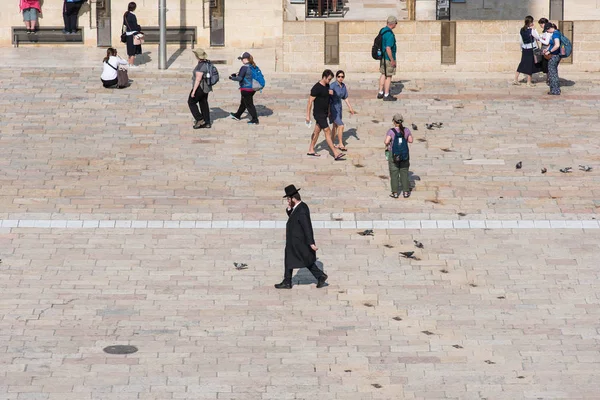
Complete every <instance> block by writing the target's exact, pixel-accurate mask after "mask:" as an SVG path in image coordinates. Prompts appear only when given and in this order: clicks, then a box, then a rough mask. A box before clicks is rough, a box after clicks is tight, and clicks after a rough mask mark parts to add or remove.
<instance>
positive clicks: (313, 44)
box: [283, 20, 600, 72]
mask: <svg viewBox="0 0 600 400" xmlns="http://www.w3.org/2000/svg"><path fill="white" fill-rule="evenodd" d="M339 24H340V25H339V32H340V37H339V40H340V64H339V65H325V63H324V55H323V52H324V40H325V34H324V32H325V28H324V22H323V21H306V22H300V21H298V22H285V23H284V29H283V70H284V71H288V72H315V71H320V70H322V69H325V68H331V69H338V68H339V69H343V70H345V71H348V72H377V71H378V70H379V63H378V61H376V60H373V59H372V58H371V46H372V45H373V39H374V38H375V36H376V35H377V32H378V31H379V29H381V24H380V23H377V22H372V21H342V22H340V23H339ZM521 24H522V23H521V21H514V20H513V21H457V22H456V64H455V65H442V64H441V22H440V21H406V22H399V23H398V26H397V28H396V30H395V33H396V40H397V43H398V61H399V71H406V72H443V71H464V72H511V71H514V70H515V69H516V67H517V65H518V63H519V61H520V58H521V48H520V45H519V36H518V32H519V29H520V28H521ZM573 31H574V33H573V34H574V56H573V65H568V66H567V65H563V68H570V69H573V70H577V71H600V46H598V45H597V44H598V43H599V42H600V22H599V21H575V23H574V29H573Z"/></svg>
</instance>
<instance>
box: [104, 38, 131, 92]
mask: <svg viewBox="0 0 600 400" xmlns="http://www.w3.org/2000/svg"><path fill="white" fill-rule="evenodd" d="M103 65H104V69H103V70H102V75H101V76H100V80H101V81H102V84H103V85H104V87H105V88H110V87H113V86H117V82H118V78H117V71H118V70H119V65H127V61H125V60H123V59H122V58H121V57H119V56H117V50H116V49H113V48H112V47H109V48H108V50H106V57H104V60H103Z"/></svg>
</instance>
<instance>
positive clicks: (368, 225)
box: [0, 219, 600, 230]
mask: <svg viewBox="0 0 600 400" xmlns="http://www.w3.org/2000/svg"><path fill="white" fill-rule="evenodd" d="M312 224H313V228H314V229H336V230H337V229H359V230H363V229H381V230H385V229H580V230H582V229H600V222H599V221H597V220H467V219H461V220H405V221H382V220H377V221H312ZM285 225H286V221H242V220H231V221H172V220H169V221H161V220H148V221H146V220H130V221H128V220H116V221H115V220H50V219H48V220H39V219H19V220H14V219H12V220H11V219H5V220H0V227H1V228H8V229H19V228H44V229H284V228H285Z"/></svg>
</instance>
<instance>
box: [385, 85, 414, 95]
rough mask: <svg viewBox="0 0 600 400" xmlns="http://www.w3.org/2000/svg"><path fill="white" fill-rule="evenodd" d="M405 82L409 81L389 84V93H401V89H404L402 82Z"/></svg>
mask: <svg viewBox="0 0 600 400" xmlns="http://www.w3.org/2000/svg"><path fill="white" fill-rule="evenodd" d="M406 82H410V81H397V82H392V85H391V86H390V94H391V95H393V96H395V95H398V94H400V93H402V91H403V90H404V83H406Z"/></svg>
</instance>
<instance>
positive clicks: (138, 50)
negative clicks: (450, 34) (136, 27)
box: [127, 35, 142, 57]
mask: <svg viewBox="0 0 600 400" xmlns="http://www.w3.org/2000/svg"><path fill="white" fill-rule="evenodd" d="M133 36H134V35H129V36H127V55H128V56H129V57H131V56H136V55H138V54H142V45H141V44H138V45H135V44H133Z"/></svg>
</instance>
